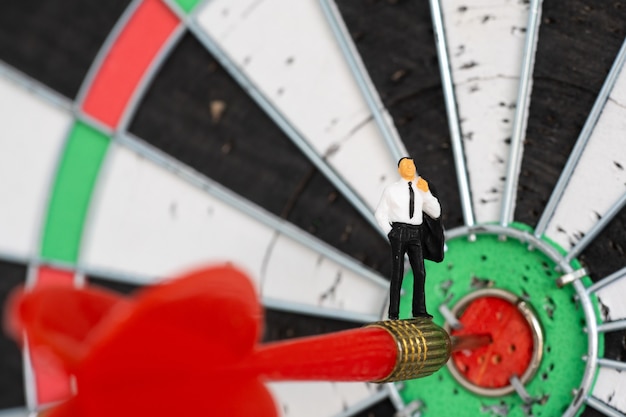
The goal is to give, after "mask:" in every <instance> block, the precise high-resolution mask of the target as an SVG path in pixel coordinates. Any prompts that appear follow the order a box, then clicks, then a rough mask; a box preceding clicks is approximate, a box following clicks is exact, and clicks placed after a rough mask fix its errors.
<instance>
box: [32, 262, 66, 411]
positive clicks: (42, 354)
mask: <svg viewBox="0 0 626 417" xmlns="http://www.w3.org/2000/svg"><path fill="white" fill-rule="evenodd" d="M36 278H37V279H36V281H35V286H37V287H49V286H67V287H71V286H72V285H73V284H74V272H73V271H62V270H60V269H56V268H51V267H47V266H45V267H40V268H39V269H38V270H37V275H36ZM29 354H30V361H31V364H32V368H33V372H34V374H35V386H36V390H37V403H38V404H48V403H52V402H56V401H61V400H65V399H67V398H68V397H69V396H70V382H69V376H68V375H67V373H66V372H65V371H64V369H63V366H62V364H61V362H60V361H59V360H58V359H57V358H56V357H55V356H54V355H53V354H52V352H51V351H47V350H42V349H35V348H31V349H30V350H29Z"/></svg>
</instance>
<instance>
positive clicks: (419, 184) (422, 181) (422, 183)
mask: <svg viewBox="0 0 626 417" xmlns="http://www.w3.org/2000/svg"><path fill="white" fill-rule="evenodd" d="M416 185H417V188H419V189H420V190H422V191H423V192H425V193H426V192H428V182H427V181H426V180H425V179H424V178H422V177H419V178H418V179H417V184H416Z"/></svg>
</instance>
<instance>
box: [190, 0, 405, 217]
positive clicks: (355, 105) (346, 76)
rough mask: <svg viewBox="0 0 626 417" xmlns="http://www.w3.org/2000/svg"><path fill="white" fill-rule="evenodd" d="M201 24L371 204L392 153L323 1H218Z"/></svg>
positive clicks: (391, 166)
mask: <svg viewBox="0 0 626 417" xmlns="http://www.w3.org/2000/svg"><path fill="white" fill-rule="evenodd" d="M197 19H198V23H199V25H200V27H201V28H202V30H203V31H205V32H206V33H207V34H208V35H209V36H210V37H211V38H212V39H214V40H215V41H216V42H217V43H218V44H219V45H220V47H221V48H222V49H223V51H224V52H225V53H226V54H227V55H228V56H229V57H230V58H231V59H232V60H233V61H234V62H235V64H236V65H237V67H238V68H239V69H240V70H241V71H243V73H244V75H245V76H246V77H248V78H249V79H250V80H251V81H252V83H253V84H254V85H255V86H256V87H257V88H258V89H259V90H260V92H261V93H262V94H263V95H264V96H265V97H267V99H268V100H269V101H270V102H271V104H272V105H273V106H274V107H275V108H276V109H277V110H278V111H279V112H280V113H281V114H282V115H283V116H284V117H285V118H286V119H287V120H288V122H289V123H290V124H291V125H292V126H293V127H294V128H295V129H296V130H297V131H298V132H299V133H300V134H301V135H302V136H303V137H304V139H305V140H306V141H307V143H308V144H309V146H310V147H312V148H313V150H314V151H315V152H316V153H317V155H319V156H320V157H321V158H323V159H324V160H325V162H326V163H327V164H329V165H330V166H331V168H332V169H333V170H334V171H335V172H336V173H337V174H338V175H339V176H340V177H341V179H342V180H343V181H345V182H346V183H347V184H348V185H349V186H350V187H351V188H352V189H354V190H355V192H356V194H357V195H358V196H359V197H360V198H361V199H362V200H363V201H364V202H365V203H366V204H367V205H368V206H369V207H370V208H374V207H375V206H376V205H377V204H378V200H379V198H380V193H381V191H382V189H383V187H384V185H386V184H387V183H388V182H389V181H390V179H391V178H395V175H396V165H395V163H396V162H397V161H395V160H394V158H393V157H392V156H391V155H392V154H391V151H390V150H389V149H388V148H387V145H386V144H385V142H384V139H383V137H382V135H381V134H380V132H379V131H378V128H377V127H376V125H375V123H374V121H373V116H372V114H371V112H370V111H369V109H368V107H367V103H366V102H365V99H364V98H363V96H362V94H361V92H360V91H359V88H358V85H357V83H356V81H355V80H354V77H353V76H352V74H351V72H350V69H349V67H348V64H347V63H346V60H345V58H344V57H343V56H342V54H341V50H340V48H339V46H338V45H337V42H336V40H335V38H334V35H333V33H332V31H331V28H330V26H329V24H328V22H327V21H326V18H325V17H324V14H323V12H322V9H321V6H320V4H319V2H318V1H317V0H305V1H298V2H294V1H289V0H266V1H263V2H258V1H255V0H236V1H233V0H214V1H211V2H208V3H207V4H206V6H205V7H204V8H203V9H202V10H201V11H200V12H199V14H198V16H197Z"/></svg>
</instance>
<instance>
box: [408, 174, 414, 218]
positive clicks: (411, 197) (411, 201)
mask: <svg viewBox="0 0 626 417" xmlns="http://www.w3.org/2000/svg"><path fill="white" fill-rule="evenodd" d="M413 213H415V193H414V192H413V187H411V181H409V219H412V218H413Z"/></svg>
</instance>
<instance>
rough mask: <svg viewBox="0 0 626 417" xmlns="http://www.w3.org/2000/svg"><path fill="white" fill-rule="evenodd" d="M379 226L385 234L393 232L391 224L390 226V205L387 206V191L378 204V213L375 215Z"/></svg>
mask: <svg viewBox="0 0 626 417" xmlns="http://www.w3.org/2000/svg"><path fill="white" fill-rule="evenodd" d="M374 216H375V217H376V221H377V222H378V225H379V226H380V228H381V229H382V231H383V232H385V234H389V232H391V224H389V205H388V204H387V190H385V192H384V193H383V196H382V197H381V199H380V203H378V207H377V208H376V213H374Z"/></svg>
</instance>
